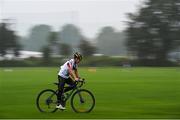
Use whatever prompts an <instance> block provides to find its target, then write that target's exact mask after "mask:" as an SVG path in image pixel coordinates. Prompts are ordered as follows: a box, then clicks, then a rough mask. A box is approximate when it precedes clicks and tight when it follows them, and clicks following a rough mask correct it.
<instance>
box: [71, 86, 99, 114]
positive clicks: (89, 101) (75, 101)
mask: <svg viewBox="0 0 180 120" xmlns="http://www.w3.org/2000/svg"><path fill="white" fill-rule="evenodd" d="M94 106H95V98H94V96H93V94H92V93H91V92H90V91H88V90H85V89H80V90H78V91H76V92H75V93H74V94H73V96H72V98H71V107H72V109H73V110H74V111H75V112H78V113H88V112H91V111H92V109H93V108H94Z"/></svg>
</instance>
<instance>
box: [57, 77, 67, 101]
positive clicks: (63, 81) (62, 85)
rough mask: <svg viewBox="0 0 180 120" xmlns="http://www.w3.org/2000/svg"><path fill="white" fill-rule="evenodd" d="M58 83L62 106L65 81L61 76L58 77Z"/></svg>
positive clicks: (59, 98)
mask: <svg viewBox="0 0 180 120" xmlns="http://www.w3.org/2000/svg"><path fill="white" fill-rule="evenodd" d="M58 81H59V85H58V103H60V104H62V102H63V101H62V97H61V96H62V94H63V92H64V85H65V81H66V80H65V79H64V78H62V77H61V76H59V75H58Z"/></svg>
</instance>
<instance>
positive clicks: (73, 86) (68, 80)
mask: <svg viewBox="0 0 180 120" xmlns="http://www.w3.org/2000/svg"><path fill="white" fill-rule="evenodd" d="M65 82H66V83H67V84H68V85H69V87H67V88H65V89H64V92H67V91H70V90H72V89H74V88H75V87H76V83H75V82H74V81H73V80H72V79H71V78H70V77H69V78H68V79H66V81H65Z"/></svg>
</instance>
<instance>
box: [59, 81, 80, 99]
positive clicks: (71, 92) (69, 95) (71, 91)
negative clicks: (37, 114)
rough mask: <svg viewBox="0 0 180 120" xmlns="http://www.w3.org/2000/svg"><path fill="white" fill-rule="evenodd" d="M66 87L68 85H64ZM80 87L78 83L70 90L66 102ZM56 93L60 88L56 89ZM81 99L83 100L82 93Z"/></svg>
mask: <svg viewBox="0 0 180 120" xmlns="http://www.w3.org/2000/svg"><path fill="white" fill-rule="evenodd" d="M64 88H67V87H64ZM79 88H80V87H77V84H76V87H75V88H73V89H72V90H70V91H69V92H70V93H69V94H68V95H67V96H66V97H65V100H64V102H66V101H67V100H68V99H69V98H70V97H71V95H72V94H73V93H74V92H75V91H78V90H79ZM56 93H58V89H57V90H56ZM65 93H67V92H65ZM65 93H64V94H65ZM79 95H80V94H79ZM80 99H81V100H82V97H81V95H80Z"/></svg>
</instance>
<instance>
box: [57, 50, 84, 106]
mask: <svg viewBox="0 0 180 120" xmlns="http://www.w3.org/2000/svg"><path fill="white" fill-rule="evenodd" d="M81 60H82V55H81V54H79V53H78V52H76V53H75V54H74V58H73V59H71V60H69V61H67V62H65V63H64V64H63V65H62V66H61V69H60V70H59V73H58V80H59V86H58V87H59V88H58V104H57V106H56V108H59V109H66V108H65V106H63V100H62V95H63V93H65V92H67V91H69V90H72V89H73V88H75V87H76V84H75V81H78V80H79V74H78V70H77V65H78V64H79V62H80V61H81ZM71 78H72V79H71ZM74 80H75V81H74ZM65 83H67V84H68V85H70V86H69V87H67V88H66V89H64V85H65Z"/></svg>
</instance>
